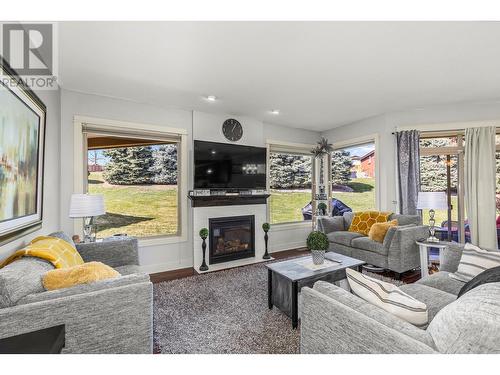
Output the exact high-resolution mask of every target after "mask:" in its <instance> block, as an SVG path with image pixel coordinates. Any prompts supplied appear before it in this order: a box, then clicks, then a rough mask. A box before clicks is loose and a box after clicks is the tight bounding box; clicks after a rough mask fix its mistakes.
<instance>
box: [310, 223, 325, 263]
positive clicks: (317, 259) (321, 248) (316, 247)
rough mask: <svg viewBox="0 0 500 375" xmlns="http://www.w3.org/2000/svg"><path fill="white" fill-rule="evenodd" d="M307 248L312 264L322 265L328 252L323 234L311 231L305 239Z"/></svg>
mask: <svg viewBox="0 0 500 375" xmlns="http://www.w3.org/2000/svg"><path fill="white" fill-rule="evenodd" d="M307 248H308V249H309V250H310V251H311V255H312V260H313V263H314V264H323V262H324V261H325V252H326V250H328V237H327V236H326V234H324V233H323V232H319V231H313V232H311V233H309V236H308V237H307Z"/></svg>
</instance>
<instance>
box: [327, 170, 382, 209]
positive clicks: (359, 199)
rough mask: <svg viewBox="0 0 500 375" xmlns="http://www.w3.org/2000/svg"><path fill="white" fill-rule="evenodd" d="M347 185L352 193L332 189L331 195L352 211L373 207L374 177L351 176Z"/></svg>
mask: <svg viewBox="0 0 500 375" xmlns="http://www.w3.org/2000/svg"><path fill="white" fill-rule="evenodd" d="M347 185H348V186H349V187H350V188H352V189H353V190H354V192H352V193H346V192H340V191H334V192H333V194H332V195H333V197H334V198H337V199H339V200H341V201H342V202H343V203H345V204H346V205H348V206H349V207H351V208H352V210H353V211H354V212H357V211H367V210H374V209H375V179H374V178H353V179H352V180H351V181H350V182H349V183H347Z"/></svg>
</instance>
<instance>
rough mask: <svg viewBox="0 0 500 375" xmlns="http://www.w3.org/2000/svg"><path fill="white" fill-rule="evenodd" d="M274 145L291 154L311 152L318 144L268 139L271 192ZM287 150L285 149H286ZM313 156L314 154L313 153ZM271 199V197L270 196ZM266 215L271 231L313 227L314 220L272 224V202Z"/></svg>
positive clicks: (267, 188) (268, 180) (267, 164)
mask: <svg viewBox="0 0 500 375" xmlns="http://www.w3.org/2000/svg"><path fill="white" fill-rule="evenodd" d="M272 146H279V147H280V148H284V149H287V150H288V152H290V153H291V154H293V153H302V152H304V153H310V151H311V150H312V149H313V148H314V147H316V145H313V144H307V143H293V142H283V141H277V140H273V139H267V140H266V148H267V155H266V161H267V163H266V166H267V167H266V169H267V171H266V174H267V176H268V178H267V179H266V180H267V185H266V190H267V191H268V192H269V193H270V192H271V187H270V184H271V177H270V176H271V174H270V172H271V163H270V153H271V148H272ZM284 152H285V151H284ZM311 157H312V154H311ZM311 173H312V171H311ZM269 199H271V198H269ZM311 200H312V195H311ZM266 217H267V222H268V223H269V224H270V225H271V228H272V229H271V231H273V232H279V231H285V230H290V229H297V228H306V227H308V228H309V227H311V226H312V221H289V222H286V223H276V224H271V204H270V203H269V204H267V205H266Z"/></svg>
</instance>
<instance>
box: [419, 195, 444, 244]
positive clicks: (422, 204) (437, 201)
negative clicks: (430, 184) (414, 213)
mask: <svg viewBox="0 0 500 375" xmlns="http://www.w3.org/2000/svg"><path fill="white" fill-rule="evenodd" d="M426 208H428V209H429V235H430V236H429V238H427V240H426V241H427V242H439V239H438V238H437V237H436V236H435V224H436V221H435V220H434V214H435V211H434V210H435V209H436V210H447V209H448V198H447V196H446V193H445V192H443V191H421V192H419V193H418V201H417V209H419V210H423V209H426Z"/></svg>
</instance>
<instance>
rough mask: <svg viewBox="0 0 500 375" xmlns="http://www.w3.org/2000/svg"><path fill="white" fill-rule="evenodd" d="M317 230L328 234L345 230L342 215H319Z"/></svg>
mask: <svg viewBox="0 0 500 375" xmlns="http://www.w3.org/2000/svg"><path fill="white" fill-rule="evenodd" d="M318 230H319V231H321V232H323V233H325V234H328V233H331V232H338V231H343V230H345V227H344V217H343V216H321V217H319V218H318Z"/></svg>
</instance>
